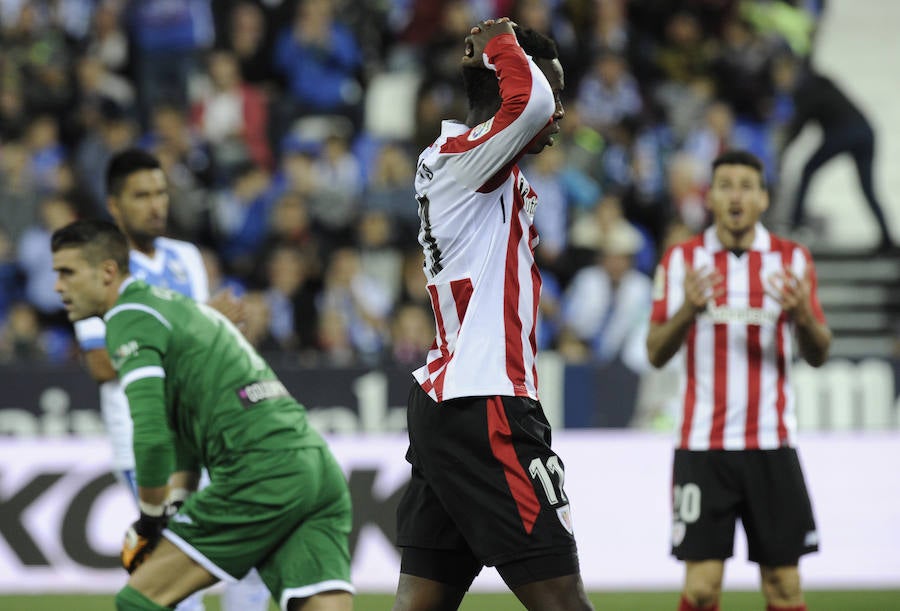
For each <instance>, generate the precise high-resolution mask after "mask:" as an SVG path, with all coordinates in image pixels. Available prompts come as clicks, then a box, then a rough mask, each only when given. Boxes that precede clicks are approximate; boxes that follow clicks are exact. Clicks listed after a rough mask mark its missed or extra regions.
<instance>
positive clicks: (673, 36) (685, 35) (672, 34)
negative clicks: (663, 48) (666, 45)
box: [666, 13, 700, 47]
mask: <svg viewBox="0 0 900 611" xmlns="http://www.w3.org/2000/svg"><path fill="white" fill-rule="evenodd" d="M666 37H667V38H668V39H669V41H670V42H671V43H672V44H674V45H675V46H677V47H687V46H692V45H694V44H696V43H698V42H699V41H700V26H699V24H698V23H697V20H696V19H694V17H693V16H691V15H689V14H687V13H677V14H675V15H673V16H672V18H671V20H670V21H669V23H668V24H667V25H666Z"/></svg>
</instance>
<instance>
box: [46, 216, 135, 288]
mask: <svg viewBox="0 0 900 611" xmlns="http://www.w3.org/2000/svg"><path fill="white" fill-rule="evenodd" d="M64 248H78V249H80V250H81V251H82V254H83V256H84V258H85V259H86V260H87V262H88V263H90V264H91V265H99V264H100V263H101V262H102V261H105V260H107V259H112V260H113V261H115V262H116V265H118V266H119V271H120V272H121V273H122V274H123V275H127V274H128V271H129V266H128V241H127V240H126V239H125V234H123V233H122V232H121V231H119V228H118V227H116V226H115V225H114V224H112V223H110V222H109V221H102V220H99V219H84V220H80V221H75V222H74V223H69V224H68V225H66V226H65V227H61V228H60V229H57V230H56V231H54V232H53V235H52V236H51V238H50V250H51V251H52V252H57V251H59V250H62V249H64Z"/></svg>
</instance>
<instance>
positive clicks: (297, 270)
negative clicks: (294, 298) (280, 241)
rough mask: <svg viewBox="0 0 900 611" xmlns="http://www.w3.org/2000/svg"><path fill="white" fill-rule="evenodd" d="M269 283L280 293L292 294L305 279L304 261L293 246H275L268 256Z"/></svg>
mask: <svg viewBox="0 0 900 611" xmlns="http://www.w3.org/2000/svg"><path fill="white" fill-rule="evenodd" d="M267 271H268V274H269V285H270V286H271V287H272V288H274V289H276V290H277V291H278V292H280V293H281V294H282V295H287V296H290V295H293V294H294V293H295V292H296V291H297V289H298V288H300V285H301V284H302V283H303V281H304V280H305V279H306V262H305V261H304V259H303V254H302V253H301V252H300V251H298V250H297V249H295V248H291V247H280V248H276V249H275V250H274V251H273V252H272V255H271V256H270V257H269V264H268V269H267Z"/></svg>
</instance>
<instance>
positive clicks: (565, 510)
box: [556, 505, 575, 535]
mask: <svg viewBox="0 0 900 611" xmlns="http://www.w3.org/2000/svg"><path fill="white" fill-rule="evenodd" d="M556 517H558V518H559V523H560V524H562V525H563V528H565V529H566V530H567V531H568V532H569V534H570V535H573V534H575V533H574V525H573V523H572V507H571V505H566V506H565V507H560V508H559V509H557V510H556Z"/></svg>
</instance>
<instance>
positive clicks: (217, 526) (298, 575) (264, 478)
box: [164, 445, 353, 607]
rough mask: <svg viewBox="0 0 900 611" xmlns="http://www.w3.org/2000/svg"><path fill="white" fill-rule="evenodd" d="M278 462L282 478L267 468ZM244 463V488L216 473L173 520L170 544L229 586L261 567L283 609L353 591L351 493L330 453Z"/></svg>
mask: <svg viewBox="0 0 900 611" xmlns="http://www.w3.org/2000/svg"><path fill="white" fill-rule="evenodd" d="M273 458H275V460H274V461H273V460H272V459H273ZM257 459H261V460H257ZM273 462H274V463H277V464H278V465H279V467H280V468H279V469H278V471H280V472H281V473H282V474H280V475H276V476H273V475H272V471H271V470H270V469H265V468H261V467H264V466H265V465H266V464H272V463H273ZM246 463H247V467H246V468H245V469H244V470H243V472H242V477H241V478H240V480H241V482H240V483H239V484H238V483H236V482H235V481H233V480H230V479H227V478H222V480H224V481H216V479H217V478H216V476H215V473H213V474H211V480H212V481H211V483H210V484H209V485H208V486H207V487H205V488H203V489H202V490H200V491H199V492H197V493H195V494H193V495H192V496H191V497H190V498H188V500H187V501H186V502H185V503H184V505H183V506H182V507H181V509H180V510H179V511H178V513H176V514H175V515H174V516H172V518H171V519H170V520H169V525H168V528H167V529H166V531H165V532H164V535H165V536H166V538H168V539H169V540H170V541H171V542H172V543H174V544H175V545H176V546H177V547H178V548H179V549H181V551H183V552H184V553H185V554H187V555H188V556H190V557H191V558H193V559H194V560H195V561H196V562H197V563H198V564H200V565H201V566H203V567H204V568H205V569H206V570H207V571H209V572H210V573H211V574H213V575H214V576H216V577H218V578H219V579H222V580H224V581H230V582H233V581H237V580H238V579H240V578H242V577H243V576H244V575H246V574H247V572H248V571H249V570H250V569H251V568H254V567H255V568H256V569H257V570H258V572H259V575H260V577H262V580H263V581H264V582H265V584H266V586H267V587H268V588H269V591H270V592H272V595H273V597H275V600H276V601H278V602H279V603H281V602H282V601H286V600H287V599H288V598H306V597H309V596H312V595H314V594H318V593H319V592H324V591H328V590H346V591H348V592H351V593H352V592H353V586H352V585H351V583H350V549H349V545H348V536H349V534H350V528H351V524H352V508H351V504H350V491H349V489H348V488H347V482H346V480H345V478H344V474H343V472H342V471H341V468H340V466H339V465H338V464H337V461H335V459H334V457H333V456H332V454H331V452H330V451H329V450H328V448H327V447H326V446H324V445H322V446H317V447H308V448H299V449H292V450H286V451H282V452H278V453H277V454H275V456H273V453H271V452H268V453H265V455H264V456H259V457H255V459H254V461H253V462H251V461H249V460H248V461H246ZM286 466H289V467H290V468H289V469H285V467H286ZM286 470H287V471H289V473H288V474H284V472H285V471H286ZM281 606H282V607H283V606H284V605H283V604H282V605H281Z"/></svg>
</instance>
